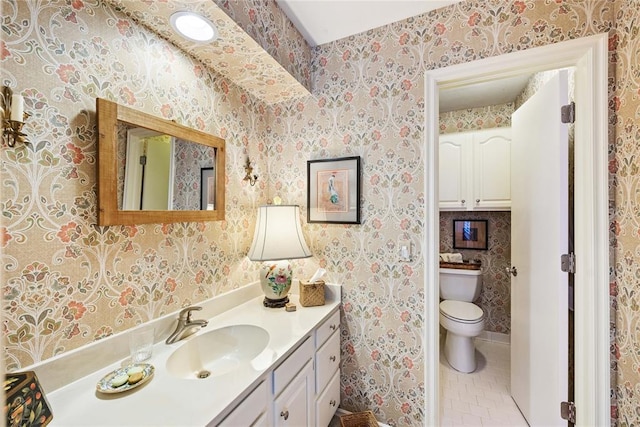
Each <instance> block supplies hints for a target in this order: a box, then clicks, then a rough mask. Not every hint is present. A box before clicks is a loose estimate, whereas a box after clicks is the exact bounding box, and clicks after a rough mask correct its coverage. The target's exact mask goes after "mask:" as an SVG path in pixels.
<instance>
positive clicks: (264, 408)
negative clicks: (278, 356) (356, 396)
mask: <svg viewBox="0 0 640 427" xmlns="http://www.w3.org/2000/svg"><path fill="white" fill-rule="evenodd" d="M339 405H340V311H339V310H338V309H336V310H335V311H333V312H332V313H331V315H330V316H329V317H328V318H327V319H326V320H325V321H324V322H322V323H321V324H320V325H319V326H318V327H317V328H315V329H314V330H313V331H311V332H310V333H309V335H307V336H306V338H305V339H304V340H303V341H302V343H301V344H299V345H298V346H297V347H296V348H295V349H294V350H293V351H292V352H291V353H290V354H289V355H288V356H287V357H286V358H285V359H284V360H283V361H282V362H281V363H280V364H278V365H277V366H276V367H275V368H273V370H271V371H269V373H268V374H266V375H265V377H264V378H263V380H262V382H260V384H259V385H258V386H256V387H255V389H254V390H253V391H251V392H250V393H249V394H248V395H247V397H245V398H243V399H242V401H241V402H240V403H239V404H238V405H237V406H236V407H235V408H234V409H233V410H232V411H231V412H230V413H229V415H227V416H226V417H225V418H224V420H223V421H222V422H220V423H219V424H217V425H218V426H220V427H238V426H274V427H280V426H290V427H298V426H305V427H306V426H316V427H326V426H327V425H329V423H330V422H331V418H332V417H333V415H334V414H335V412H336V410H337V409H338V407H339ZM214 425H216V424H214Z"/></svg>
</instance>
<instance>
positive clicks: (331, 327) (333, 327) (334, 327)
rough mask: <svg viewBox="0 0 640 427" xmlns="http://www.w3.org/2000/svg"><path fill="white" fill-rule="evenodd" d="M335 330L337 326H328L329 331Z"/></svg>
mask: <svg viewBox="0 0 640 427" xmlns="http://www.w3.org/2000/svg"><path fill="white" fill-rule="evenodd" d="M336 328H337V326H336V325H330V326H329V329H331V330H332V331H335V330H336Z"/></svg>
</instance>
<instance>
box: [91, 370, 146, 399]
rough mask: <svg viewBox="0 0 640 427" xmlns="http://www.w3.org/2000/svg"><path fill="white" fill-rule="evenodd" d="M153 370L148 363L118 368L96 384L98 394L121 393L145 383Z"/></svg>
mask: <svg viewBox="0 0 640 427" xmlns="http://www.w3.org/2000/svg"><path fill="white" fill-rule="evenodd" d="M154 371H155V368H154V367H153V365H150V364H148V363H136V364H134V365H129V366H125V367H122V368H118V369H116V370H114V371H111V372H109V373H108V374H107V375H105V376H104V377H102V379H101V380H100V381H98V383H97V384H96V390H98V391H99V392H100V393H122V392H123V391H128V390H132V389H134V388H136V387H138V386H141V385H142V384H144V383H146V382H147V381H149V380H150V379H151V378H152V377H153V373H154Z"/></svg>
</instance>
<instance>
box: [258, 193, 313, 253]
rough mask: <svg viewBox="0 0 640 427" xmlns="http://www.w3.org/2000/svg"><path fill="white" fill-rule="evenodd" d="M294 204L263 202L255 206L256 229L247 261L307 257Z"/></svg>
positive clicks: (307, 249)
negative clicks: (256, 208)
mask: <svg viewBox="0 0 640 427" xmlns="http://www.w3.org/2000/svg"><path fill="white" fill-rule="evenodd" d="M310 256H311V251H310V250H309V247H308V246H307V242H306V241H305V240H304V236H303V234H302V227H301V226H300V207H299V206H297V205H267V206H260V207H259V208H258V220H257V221H256V231H255V234H254V235H253V243H252V244H251V249H250V250H249V259H250V260H251V261H275V260H281V259H297V258H308V257H310Z"/></svg>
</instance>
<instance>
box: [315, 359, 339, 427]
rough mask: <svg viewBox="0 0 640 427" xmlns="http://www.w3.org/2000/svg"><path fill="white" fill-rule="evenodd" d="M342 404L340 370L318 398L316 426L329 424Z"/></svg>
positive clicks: (321, 426) (320, 426)
mask: <svg viewBox="0 0 640 427" xmlns="http://www.w3.org/2000/svg"><path fill="white" fill-rule="evenodd" d="M338 406H340V371H336V373H335V374H333V377H331V381H329V384H328V385H327V388H325V389H324V391H323V392H322V394H321V395H320V396H319V397H318V399H317V400H316V427H325V426H328V425H329V423H330V422H331V418H333V415H334V414H335V413H336V410H337V409H338Z"/></svg>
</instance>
